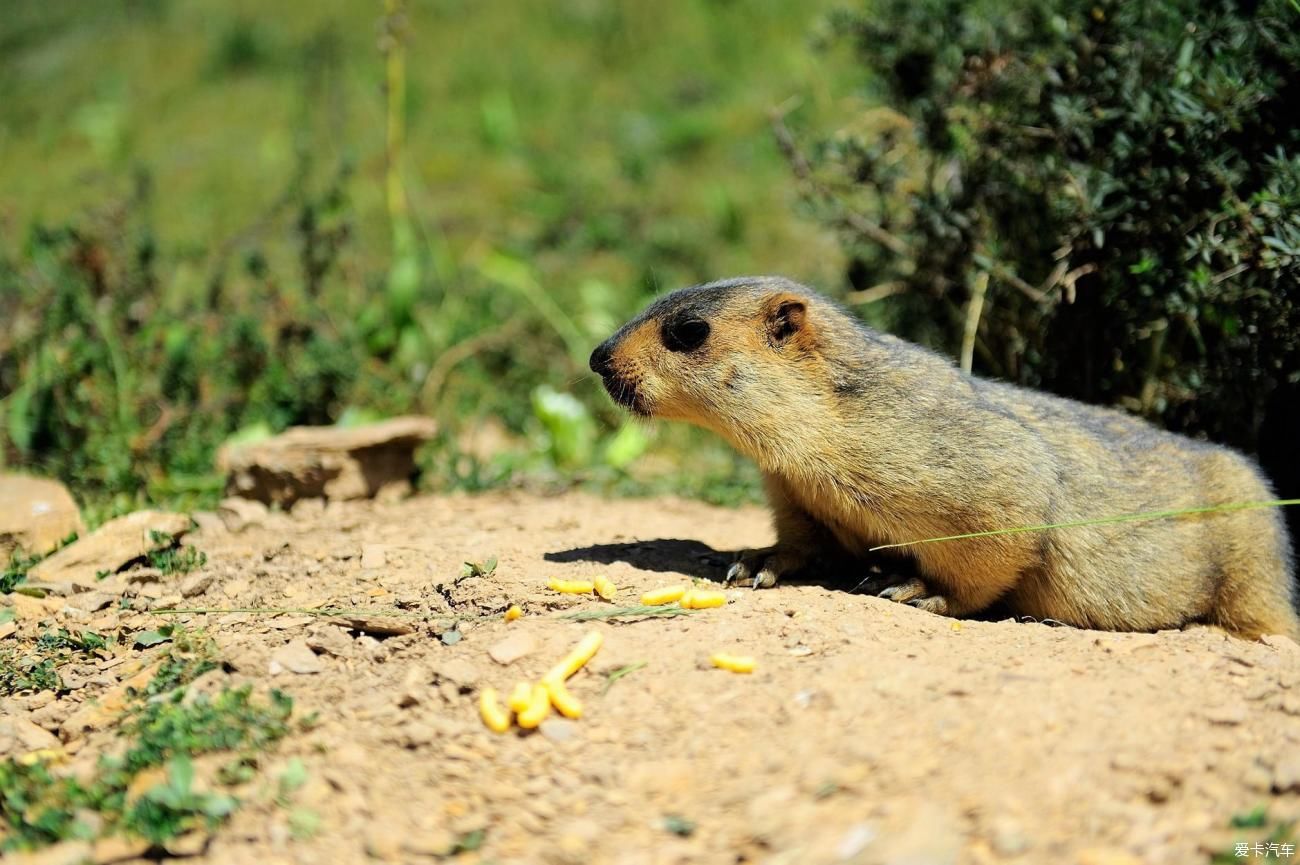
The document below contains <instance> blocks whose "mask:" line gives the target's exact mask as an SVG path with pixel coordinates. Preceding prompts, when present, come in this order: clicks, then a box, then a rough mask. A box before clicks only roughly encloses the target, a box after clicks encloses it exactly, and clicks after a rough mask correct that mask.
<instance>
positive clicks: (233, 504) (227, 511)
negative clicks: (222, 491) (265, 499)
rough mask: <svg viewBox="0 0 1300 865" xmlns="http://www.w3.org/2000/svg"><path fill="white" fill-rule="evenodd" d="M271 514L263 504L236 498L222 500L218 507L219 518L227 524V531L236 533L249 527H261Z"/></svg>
mask: <svg viewBox="0 0 1300 865" xmlns="http://www.w3.org/2000/svg"><path fill="white" fill-rule="evenodd" d="M270 513H271V512H270V510H268V509H267V507H266V505H264V504H262V503H261V502H255V501H252V500H250V499H241V498H234V497H232V498H228V499H222V500H221V504H220V505H218V507H217V516H218V517H220V518H221V521H222V522H223V523H225V525H226V530H227V531H230V532H235V533H238V532H242V531H243V530H244V529H246V528H248V527H249V526H257V525H261V524H262V523H263V522H265V520H266V518H267V516H269V515H270Z"/></svg>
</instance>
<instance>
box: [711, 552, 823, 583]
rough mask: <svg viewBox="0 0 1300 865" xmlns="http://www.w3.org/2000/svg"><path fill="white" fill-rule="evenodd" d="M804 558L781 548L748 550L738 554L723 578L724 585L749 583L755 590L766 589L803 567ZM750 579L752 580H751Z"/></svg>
mask: <svg viewBox="0 0 1300 865" xmlns="http://www.w3.org/2000/svg"><path fill="white" fill-rule="evenodd" d="M805 562H806V557H805V556H803V555H801V554H799V553H793V552H790V551H789V550H786V549H782V548H781V547H767V548H765V549H762V550H748V551H746V552H743V553H741V554H740V558H738V559H737V560H736V562H735V563H734V564H732V566H731V567H730V568H728V569H727V575H726V576H725V577H723V579H722V582H723V584H724V585H728V586H729V585H731V584H732V583H737V582H739V583H744V582H749V583H750V585H752V586H753V587H754V588H756V589H767V588H771V587H772V586H775V585H776V581H777V580H779V579H781V577H784V576H786V575H787V574H792V573H794V572H795V571H797V570H799V569H800V568H802V567H803V566H804V564H805ZM751 577H752V578H753V579H752V580H751Z"/></svg>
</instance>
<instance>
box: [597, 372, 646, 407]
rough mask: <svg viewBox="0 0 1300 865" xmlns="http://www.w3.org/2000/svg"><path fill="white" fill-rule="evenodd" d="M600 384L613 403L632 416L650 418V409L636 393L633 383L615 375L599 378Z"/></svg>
mask: <svg viewBox="0 0 1300 865" xmlns="http://www.w3.org/2000/svg"><path fill="white" fill-rule="evenodd" d="M601 383H602V384H604V385H605V391H606V392H607V393H608V394H609V398H610V399H612V400H614V402H616V403H618V404H619V405H621V406H622V407H623V408H625V409H627V410H628V411H630V412H632V413H633V414H636V415H640V416H641V417H650V407H649V406H648V405H646V401H645V399H644V398H643V397H642V396H641V394H640V393H639V392H638V391H637V389H636V384H635V383H633V382H630V381H627V380H626V379H624V378H622V377H621V376H618V375H615V374H610V375H606V376H601Z"/></svg>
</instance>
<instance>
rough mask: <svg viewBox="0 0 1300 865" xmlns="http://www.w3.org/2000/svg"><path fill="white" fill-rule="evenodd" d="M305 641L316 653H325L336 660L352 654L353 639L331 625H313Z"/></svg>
mask: <svg viewBox="0 0 1300 865" xmlns="http://www.w3.org/2000/svg"><path fill="white" fill-rule="evenodd" d="M304 639H305V640H306V641H307V645H308V646H309V647H310V648H311V649H312V651H315V652H323V653H324V654H327V655H333V656H334V657H336V658H346V657H348V656H349V655H351V654H352V638H351V637H349V636H348V635H347V634H346V633H344V632H343V631H341V630H339V629H338V628H334V627H331V626H329V625H320V624H317V625H313V626H312V627H311V628H309V629H308V630H307V633H306V635H305V637H304Z"/></svg>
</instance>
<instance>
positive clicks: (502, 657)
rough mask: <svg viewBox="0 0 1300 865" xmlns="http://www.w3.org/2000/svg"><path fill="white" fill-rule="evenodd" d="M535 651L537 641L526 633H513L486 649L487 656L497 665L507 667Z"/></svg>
mask: <svg viewBox="0 0 1300 865" xmlns="http://www.w3.org/2000/svg"><path fill="white" fill-rule="evenodd" d="M536 650H537V640H536V639H534V638H533V635H532V634H530V633H528V632H527V631H515V632H514V633H512V634H511V635H510V636H508V637H506V638H505V639H504V640H501V641H499V642H498V643H496V644H495V645H493V646H492V647H491V648H490V649H488V655H489V656H490V657H491V658H492V660H494V661H496V662H497V663H498V664H500V665H502V666H503V667H508V666H510V665H511V664H513V663H514V662H515V661H518V660H519V659H520V658H523V657H526V656H528V655H531V654H532V653H533V652H535V651H536Z"/></svg>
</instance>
